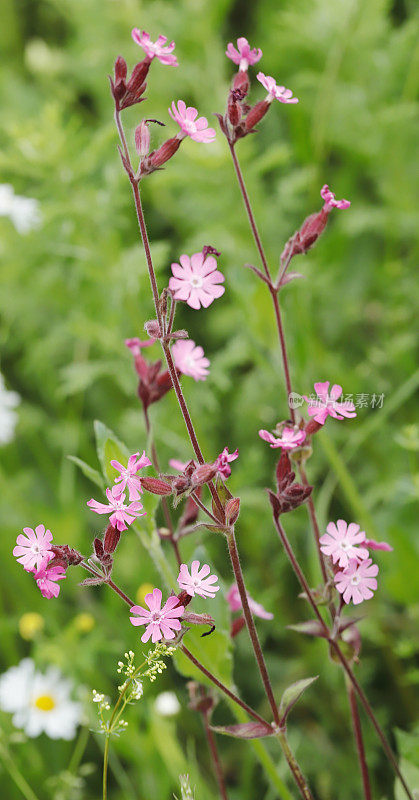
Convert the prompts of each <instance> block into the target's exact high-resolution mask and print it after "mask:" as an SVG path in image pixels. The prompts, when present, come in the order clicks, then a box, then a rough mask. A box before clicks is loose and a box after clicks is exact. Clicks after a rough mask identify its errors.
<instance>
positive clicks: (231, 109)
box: [227, 92, 242, 128]
mask: <svg viewBox="0 0 419 800" xmlns="http://www.w3.org/2000/svg"><path fill="white" fill-rule="evenodd" d="M227 117H228V121H229V122H230V123H231V125H233V127H234V128H235V127H236V125H238V124H239V122H240V120H241V118H242V107H241V105H240V102H239V101H238V100H237V99H236V97H235V96H234V92H230V94H229V96H228V103H227Z"/></svg>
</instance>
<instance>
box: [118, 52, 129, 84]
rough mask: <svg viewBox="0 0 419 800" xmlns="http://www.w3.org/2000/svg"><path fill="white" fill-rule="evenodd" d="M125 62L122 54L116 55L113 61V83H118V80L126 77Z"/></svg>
mask: <svg viewBox="0 0 419 800" xmlns="http://www.w3.org/2000/svg"><path fill="white" fill-rule="evenodd" d="M127 71H128V68H127V62H126V61H125V58H122V56H118V58H117V59H116V61H115V84H117V83H119V81H124V80H125V78H126V77H127Z"/></svg>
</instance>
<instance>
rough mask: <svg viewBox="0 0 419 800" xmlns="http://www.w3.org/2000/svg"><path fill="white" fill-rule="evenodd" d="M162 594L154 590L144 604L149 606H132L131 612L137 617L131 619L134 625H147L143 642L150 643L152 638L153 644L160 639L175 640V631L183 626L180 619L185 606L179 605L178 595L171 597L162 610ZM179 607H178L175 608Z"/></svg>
mask: <svg viewBox="0 0 419 800" xmlns="http://www.w3.org/2000/svg"><path fill="white" fill-rule="evenodd" d="M161 599H162V593H161V591H160V589H153V591H152V592H150V594H146V596H145V598H144V602H145V603H146V605H147V606H148V609H149V610H147V609H146V608H143V607H142V606H132V608H131V609H130V611H131V612H132V613H133V614H136V615H137V616H135V617H130V621H131V623H132V625H147V627H146V629H145V631H144V633H143V635H142V637H141V641H142V642H148V640H149V638H150V636H151V641H152V642H153V644H154V643H155V642H158V641H159V640H160V639H163V638H164V639H174V638H175V635H176V634H175V631H180V629H181V624H180V620H179V617H181V616H182V614H183V612H184V610H185V609H184V606H179V605H177V604H178V603H179V600H178V598H177V597H176V595H171V596H170V597H169V598H168V599H167V600H166V602H165V604H164V606H163V608H161ZM175 606H177V607H175Z"/></svg>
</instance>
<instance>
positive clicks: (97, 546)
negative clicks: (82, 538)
mask: <svg viewBox="0 0 419 800" xmlns="http://www.w3.org/2000/svg"><path fill="white" fill-rule="evenodd" d="M93 549H94V551H95V556H96V558H98V559H99V561H100V560H101V558H102V557H103V554H104V550H103V542H102V539H94V541H93Z"/></svg>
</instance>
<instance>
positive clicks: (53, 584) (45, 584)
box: [31, 559, 66, 600]
mask: <svg viewBox="0 0 419 800" xmlns="http://www.w3.org/2000/svg"><path fill="white" fill-rule="evenodd" d="M31 572H33V573H34V578H35V580H36V583H37V586H38V589H39V590H40V592H41V594H42V596H43V597H46V598H48V600H50V599H51V597H58V595H59V594H60V588H61V587H60V586H58V584H57V581H62V580H63V578H65V577H66V574H65V569H64V567H60V566H59V565H56V566H54V567H48V563H47V561H46V559H44V561H43V563H42V565H41V566H40V568H39V569H38V570H36V571H35V570H31Z"/></svg>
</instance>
